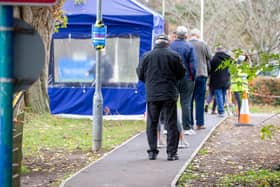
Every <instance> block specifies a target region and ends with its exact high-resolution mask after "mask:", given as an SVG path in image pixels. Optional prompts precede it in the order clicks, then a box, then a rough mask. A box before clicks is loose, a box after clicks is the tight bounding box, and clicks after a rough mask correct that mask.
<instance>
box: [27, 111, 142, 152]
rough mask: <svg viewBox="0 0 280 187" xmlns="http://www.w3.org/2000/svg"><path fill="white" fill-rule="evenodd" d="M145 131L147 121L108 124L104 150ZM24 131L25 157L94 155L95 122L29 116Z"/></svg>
mask: <svg viewBox="0 0 280 187" xmlns="http://www.w3.org/2000/svg"><path fill="white" fill-rule="evenodd" d="M144 128H145V123H144V122H143V121H117V120H114V121H106V120H104V122H103V140H102V148H103V149H105V150H110V149H113V148H114V147H116V146H117V145H119V144H121V143H122V142H123V141H125V140H127V139H128V138H129V137H131V136H132V135H134V134H136V133H137V132H140V131H143V130H144ZM23 131H24V132H23V154H24V156H27V155H32V154H38V153H40V150H42V149H45V150H46V149H47V150H49V149H65V150H69V151H74V150H81V151H90V150H91V146H92V121H91V120H88V119H69V118H59V117H56V116H52V115H50V114H47V113H45V114H35V113H26V122H25V124H24V130H23Z"/></svg>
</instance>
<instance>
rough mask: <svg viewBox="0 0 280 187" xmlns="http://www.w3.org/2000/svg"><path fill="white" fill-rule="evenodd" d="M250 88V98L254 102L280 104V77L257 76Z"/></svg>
mask: <svg viewBox="0 0 280 187" xmlns="http://www.w3.org/2000/svg"><path fill="white" fill-rule="evenodd" d="M250 90H251V91H250V100H251V102H253V103H254V104H268V105H274V106H278V105H280V97H279V96H280V79H276V78H267V77H257V78H256V79H254V80H253V81H252V82H251V84H250ZM275 96H278V97H275Z"/></svg>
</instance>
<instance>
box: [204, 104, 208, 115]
mask: <svg viewBox="0 0 280 187" xmlns="http://www.w3.org/2000/svg"><path fill="white" fill-rule="evenodd" d="M204 112H205V113H208V105H205V106H204Z"/></svg>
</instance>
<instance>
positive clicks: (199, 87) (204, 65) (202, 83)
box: [189, 29, 212, 130]
mask: <svg viewBox="0 0 280 187" xmlns="http://www.w3.org/2000/svg"><path fill="white" fill-rule="evenodd" d="M189 42H190V43H191V44H192V45H193V47H194V48H195V52H196V57H197V63H196V77H195V87H194V94H193V100H194V101H195V119H196V126H197V129H198V130H200V129H205V128H206V127H205V124H204V100H205V93H206V82H207V77H208V73H209V71H210V60H211V58H212V56H211V52H210V49H209V47H208V46H207V44H206V43H205V42H204V41H202V40H200V31H199V30H198V29H193V30H191V32H190V38H189ZM192 106H193V104H192ZM193 122H194V120H193Z"/></svg>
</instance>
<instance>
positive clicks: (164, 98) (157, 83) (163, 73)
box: [136, 35, 185, 161]
mask: <svg viewBox="0 0 280 187" xmlns="http://www.w3.org/2000/svg"><path fill="white" fill-rule="evenodd" d="M168 46H169V41H168V37H167V36H166V35H159V36H158V37H157V38H156V40H155V47H154V49H153V50H151V51H149V52H147V53H145V54H144V55H143V57H142V60H141V62H140V63H139V65H138V67H137V69H136V71H137V75H138V78H139V80H141V81H143V82H144V83H145V89H146V102H147V129H146V133H147V139H148V144H149V149H148V150H147V152H148V158H149V159H150V160H155V159H156V158H157V155H158V152H159V151H158V149H157V129H158V122H159V116H160V113H161V112H162V113H164V115H165V121H166V129H167V149H166V151H167V160H170V161H172V160H178V155H177V149H178V141H179V132H178V129H177V107H176V102H177V98H178V93H177V88H176V84H177V81H178V80H180V79H182V78H183V77H184V75H185V69H184V67H183V65H182V62H181V58H180V56H179V55H178V54H177V53H175V52H173V51H171V50H170V49H169V48H168Z"/></svg>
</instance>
